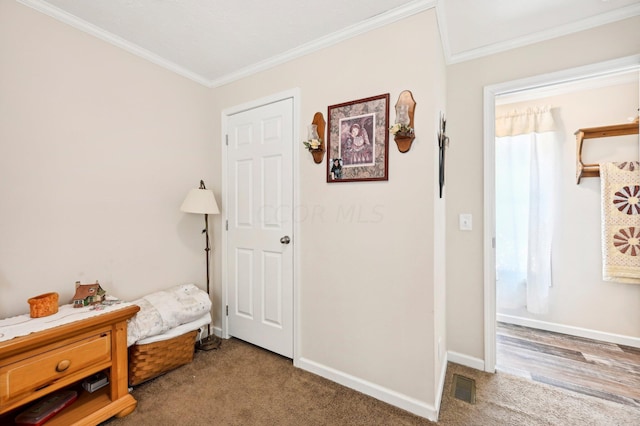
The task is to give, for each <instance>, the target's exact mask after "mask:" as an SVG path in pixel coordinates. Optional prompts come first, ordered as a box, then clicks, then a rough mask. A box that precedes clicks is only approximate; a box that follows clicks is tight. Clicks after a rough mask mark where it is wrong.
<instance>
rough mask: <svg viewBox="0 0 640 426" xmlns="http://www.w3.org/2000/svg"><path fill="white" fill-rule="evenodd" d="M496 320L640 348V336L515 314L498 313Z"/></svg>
mask: <svg viewBox="0 0 640 426" xmlns="http://www.w3.org/2000/svg"><path fill="white" fill-rule="evenodd" d="M496 320H497V321H499V322H505V323H507V324H514V325H521V326H524V327H530V328H537V329H540V330H546V331H553V332H556V333H563V334H570V335H572V336H578V337H584V338H587V339H594V340H601V341H603V342H609V343H615V344H618V345H625V346H632V347H634V348H640V338H638V337H632V336H625V335H622V334H614V333H606V332H603V331H597V330H591V329H588V328H581V327H574V326H571V325H565V324H558V323H553V322H547V321H540V320H536V319H532V318H524V317H518V316H515V315H505V314H497V315H496Z"/></svg>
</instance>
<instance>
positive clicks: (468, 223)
mask: <svg viewBox="0 0 640 426" xmlns="http://www.w3.org/2000/svg"><path fill="white" fill-rule="evenodd" d="M472 229H473V217H472V216H471V213H460V230H461V231H471V230H472Z"/></svg>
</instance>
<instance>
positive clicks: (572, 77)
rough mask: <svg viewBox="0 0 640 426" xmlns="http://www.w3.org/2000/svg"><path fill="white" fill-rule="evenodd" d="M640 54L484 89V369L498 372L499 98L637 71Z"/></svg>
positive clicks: (639, 65)
mask: <svg viewBox="0 0 640 426" xmlns="http://www.w3.org/2000/svg"><path fill="white" fill-rule="evenodd" d="M639 67H640V55H633V56H627V57H624V58H619V59H614V60H610V61H605V62H599V63H596V64H591V65H586V66H582V67H578V68H571V69H568V70H563V71H558V72H553V73H549V74H542V75H538V76H534V77H529V78H524V79H519V80H513V81H508V82H504V83H499V84H494V85H490V86H485V88H484V101H483V108H484V228H483V229H484V236H485V237H484V241H483V250H484V370H485V371H487V372H490V373H493V372H495V370H496V285H495V282H496V280H495V278H496V276H495V275H496V274H495V150H494V145H495V105H496V102H495V100H496V97H497V96H498V95H506V94H510V93H516V92H520V91H524V90H531V89H536V88H543V87H548V86H553V85H556V84H562V83H567V82H571V81H578V80H582V79H587V78H594V77H600V76H606V75H610V74H617V73H621V72H625V71H633V70H637V69H638V68H639Z"/></svg>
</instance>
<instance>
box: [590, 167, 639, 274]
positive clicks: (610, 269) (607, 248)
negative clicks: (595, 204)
mask: <svg viewBox="0 0 640 426" xmlns="http://www.w3.org/2000/svg"><path fill="white" fill-rule="evenodd" d="M600 181H601V189H602V192H601V194H602V261H603V263H602V278H603V279H604V280H605V281H616V282H622V283H634V284H640V201H639V197H640V164H639V163H638V162H637V161H631V162H624V163H603V164H600Z"/></svg>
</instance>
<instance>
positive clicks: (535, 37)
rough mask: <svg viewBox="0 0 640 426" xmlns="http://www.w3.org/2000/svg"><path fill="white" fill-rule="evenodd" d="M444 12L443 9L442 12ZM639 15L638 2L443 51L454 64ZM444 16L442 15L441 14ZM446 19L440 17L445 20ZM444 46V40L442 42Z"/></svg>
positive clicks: (449, 61) (450, 62)
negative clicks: (472, 46)
mask: <svg viewBox="0 0 640 426" xmlns="http://www.w3.org/2000/svg"><path fill="white" fill-rule="evenodd" d="M442 13H444V10H443V12H442ZM638 15H640V4H633V5H630V6H626V7H621V8H620V9H616V10H612V11H611V12H607V13H603V14H600V15H596V16H592V17H590V18H586V19H583V20H580V21H577V22H573V23H571V24H567V25H561V26H559V27H556V28H552V29H549V30H547V31H541V32H538V33H535V34H531V35H528V36H524V37H519V38H515V39H513V40H509V41H506V42H501V43H495V44H491V45H488V46H484V47H480V48H478V49H472V50H468V51H466V52H462V53H456V54H451V53H450V52H445V55H446V56H445V58H446V61H447V64H448V65H451V64H456V63H459V62H465V61H470V60H472V59H478V58H481V57H483V56H489V55H493V54H496V53H500V52H504V51H507V50H511V49H515V48H518V47H523V46H527V45H530V44H534V43H539V42H541V41H545V40H550V39H553V38H556V37H562V36H565V35H569V34H573V33H577V32H580V31H585V30H589V29H591V28H595V27H599V26H601V25H605V24H610V23H612V22H616V21H621V20H623V19H627V18H632V17H634V16H638ZM442 17H443V18H444V15H443V16H442ZM445 21H446V19H442V22H445ZM443 46H444V42H443Z"/></svg>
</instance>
